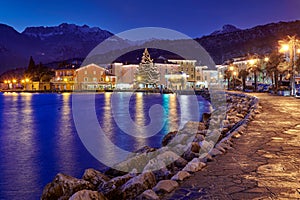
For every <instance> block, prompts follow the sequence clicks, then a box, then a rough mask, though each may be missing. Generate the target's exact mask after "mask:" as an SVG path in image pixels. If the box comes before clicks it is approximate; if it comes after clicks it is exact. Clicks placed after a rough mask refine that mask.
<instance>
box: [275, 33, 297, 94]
mask: <svg viewBox="0 0 300 200" xmlns="http://www.w3.org/2000/svg"><path fill="white" fill-rule="evenodd" d="M278 43H279V44H280V45H281V48H280V49H279V52H280V53H286V57H288V58H289V60H288V61H289V63H290V65H291V67H292V70H291V74H292V76H291V78H290V86H291V91H290V93H291V96H295V93H296V92H295V69H296V58H297V53H300V50H299V47H300V41H299V40H298V39H297V38H296V36H288V40H280V41H278Z"/></svg>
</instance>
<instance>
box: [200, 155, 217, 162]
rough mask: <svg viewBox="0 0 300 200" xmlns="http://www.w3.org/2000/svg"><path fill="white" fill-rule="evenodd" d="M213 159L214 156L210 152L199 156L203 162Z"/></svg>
mask: <svg viewBox="0 0 300 200" xmlns="http://www.w3.org/2000/svg"><path fill="white" fill-rule="evenodd" d="M213 160H214V159H213V157H212V156H211V155H209V154H206V155H205V156H202V157H201V158H199V161H200V162H203V163H207V162H211V161H213Z"/></svg>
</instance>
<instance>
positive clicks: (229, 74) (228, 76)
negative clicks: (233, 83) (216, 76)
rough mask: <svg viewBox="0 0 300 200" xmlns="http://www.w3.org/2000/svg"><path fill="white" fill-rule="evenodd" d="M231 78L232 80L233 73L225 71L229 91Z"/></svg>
mask: <svg viewBox="0 0 300 200" xmlns="http://www.w3.org/2000/svg"><path fill="white" fill-rule="evenodd" d="M230 78H231V71H230V70H229V69H226V70H225V71H224V80H227V81H228V82H227V83H228V85H227V89H228V90H229V89H230Z"/></svg>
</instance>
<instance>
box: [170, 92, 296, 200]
mask: <svg viewBox="0 0 300 200" xmlns="http://www.w3.org/2000/svg"><path fill="white" fill-rule="evenodd" d="M253 95H255V96H257V97H258V98H259V100H260V101H259V102H260V103H259V104H260V106H262V112H261V113H260V114H258V115H256V117H255V119H254V120H253V121H251V122H250V123H249V125H248V127H247V130H246V131H245V132H244V134H243V135H242V136H241V137H240V138H238V139H234V141H233V143H234V145H233V148H234V149H231V150H228V151H227V152H226V153H225V154H224V155H221V156H218V157H216V158H215V160H214V161H212V162H209V163H208V165H207V167H206V168H205V169H203V170H202V171H200V172H197V173H195V174H194V175H193V176H192V177H191V178H189V179H187V180H185V181H184V182H183V183H181V185H180V186H179V187H178V188H177V189H176V190H175V191H173V192H172V193H170V194H168V195H166V196H164V199H176V200H177V199H222V200H223V199H225V200H226V199H300V99H295V98H292V97H278V96H271V95H269V94H258V93H257V94H253Z"/></svg>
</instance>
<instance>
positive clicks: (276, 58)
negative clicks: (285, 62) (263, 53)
mask: <svg viewBox="0 0 300 200" xmlns="http://www.w3.org/2000/svg"><path fill="white" fill-rule="evenodd" d="M282 59H283V58H282V56H281V55H280V54H279V53H278V52H277V51H274V52H272V53H271V54H270V58H269V61H268V62H267V65H266V71H267V74H268V76H270V77H271V78H272V82H273V84H274V86H275V87H274V92H275V94H277V91H278V77H279V72H280V71H279V69H278V66H279V64H280V63H282Z"/></svg>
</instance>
